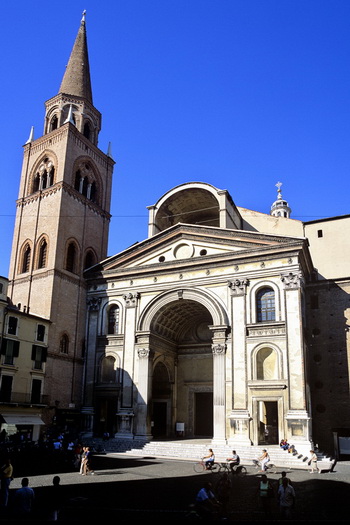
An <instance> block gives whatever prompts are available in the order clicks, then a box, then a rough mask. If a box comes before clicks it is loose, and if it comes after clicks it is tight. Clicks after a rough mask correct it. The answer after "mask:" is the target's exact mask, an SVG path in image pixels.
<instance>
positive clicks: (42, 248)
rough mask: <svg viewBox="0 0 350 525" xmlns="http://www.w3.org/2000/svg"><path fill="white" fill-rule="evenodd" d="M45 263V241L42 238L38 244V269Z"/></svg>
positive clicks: (43, 266)
mask: <svg viewBox="0 0 350 525" xmlns="http://www.w3.org/2000/svg"><path fill="white" fill-rule="evenodd" d="M46 263H47V242H46V239H42V241H41V242H40V245H39V257H38V269H40V268H46Z"/></svg>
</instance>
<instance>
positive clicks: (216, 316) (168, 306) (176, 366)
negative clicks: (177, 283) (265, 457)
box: [137, 290, 227, 438]
mask: <svg viewBox="0 0 350 525" xmlns="http://www.w3.org/2000/svg"><path fill="white" fill-rule="evenodd" d="M208 299H209V296H208V294H206V293H203V292H201V291H193V290H192V291H191V290H178V291H174V292H169V293H167V294H163V295H162V296H161V297H159V298H158V299H157V300H156V301H154V303H153V304H151V305H150V306H149V307H148V309H147V311H145V312H144V313H143V315H141V317H140V324H139V327H140V328H143V330H142V331H141V330H140V331H139V332H138V335H137V338H138V339H139V340H140V342H141V341H142V344H144V342H145V333H147V339H148V351H147V356H148V367H149V368H148V372H147V382H148V387H147V388H145V391H148V392H149V393H150V395H149V397H148V407H147V413H148V419H149V420H150V424H151V429H150V430H151V432H150V433H151V434H152V435H153V436H154V437H159V436H161V437H172V436H174V434H175V431H176V426H177V423H182V424H183V425H184V435H185V436H186V437H207V438H213V436H214V413H215V410H214V405H215V385H214V377H215V359H216V360H217V361H222V359H224V358H225V355H224V353H223V355H218V356H217V357H214V354H215V352H214V350H213V346H215V343H217V342H218V341H220V342H221V341H222V342H223V345H222V348H224V347H225V337H226V330H227V325H226V324H224V323H223V322H222V321H223V320H224V319H225V313H224V311H223V310H222V309H221V308H220V307H219V306H218V304H216V303H215V301H213V300H211V301H209V300H208ZM225 320H226V319H225ZM218 321H220V324H219V323H218ZM218 333H219V335H218ZM142 354H143V355H144V354H145V352H143V353H142ZM140 366H142V367H144V366H145V363H144V361H143V362H142V360H141V361H140ZM224 368H225V367H224V366H221V367H220V370H221V371H222V372H221V373H222V374H223V376H224ZM144 370H145V369H144ZM140 373H141V372H140ZM144 377H146V372H144ZM219 383H220V385H224V384H225V381H224V377H223V378H222V380H220V381H219V382H218V384H219ZM220 388H221V387H220ZM217 398H218V396H217ZM219 398H220V403H221V404H220V407H219V412H218V411H216V413H217V414H218V413H220V414H221V415H222V421H220V423H219V424H218V425H219V426H220V425H221V426H222V427H223V428H224V427H225V421H224V419H225V413H224V411H223V410H222V408H224V400H223V395H222V392H221V394H220V396H219ZM221 405H222V406H221ZM145 408H146V407H145ZM139 413H141V412H140V411H139Z"/></svg>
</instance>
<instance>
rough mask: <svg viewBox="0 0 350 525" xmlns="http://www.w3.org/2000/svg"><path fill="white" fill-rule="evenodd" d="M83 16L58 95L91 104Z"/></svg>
mask: <svg viewBox="0 0 350 525" xmlns="http://www.w3.org/2000/svg"><path fill="white" fill-rule="evenodd" d="M85 14H86V11H84V12H83V17H82V19H81V23H80V27H79V31H78V34H77V37H76V39H75V42H74V46H73V49H72V52H71V55H70V58H69V61H68V65H67V67H66V71H65V73H64V76H63V80H62V83H61V86H60V90H59V92H60V93H65V94H66V95H75V96H78V97H83V98H85V99H87V100H88V101H89V102H90V103H91V104H92V89H91V78H90V67H89V56H88V48H87V38H86V27H85Z"/></svg>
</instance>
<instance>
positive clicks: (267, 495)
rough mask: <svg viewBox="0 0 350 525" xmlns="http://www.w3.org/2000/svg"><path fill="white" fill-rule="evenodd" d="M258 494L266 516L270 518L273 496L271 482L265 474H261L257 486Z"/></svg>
mask: <svg viewBox="0 0 350 525" xmlns="http://www.w3.org/2000/svg"><path fill="white" fill-rule="evenodd" d="M258 494H259V500H260V504H261V507H262V509H263V511H264V514H265V516H266V518H268V519H270V518H271V516H272V511H271V502H272V498H273V496H274V492H273V487H272V485H271V482H270V481H269V480H268V479H267V476H266V474H263V475H262V476H261V480H260V482H259V486H258Z"/></svg>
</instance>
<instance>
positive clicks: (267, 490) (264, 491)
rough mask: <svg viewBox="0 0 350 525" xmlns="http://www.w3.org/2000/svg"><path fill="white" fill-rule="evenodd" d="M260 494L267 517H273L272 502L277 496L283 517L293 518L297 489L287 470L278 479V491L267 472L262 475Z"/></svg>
mask: <svg viewBox="0 0 350 525" xmlns="http://www.w3.org/2000/svg"><path fill="white" fill-rule="evenodd" d="M258 494H259V498H260V502H261V506H262V509H263V511H264V514H265V516H266V518H267V519H271V518H272V502H273V501H274V499H275V498H277V503H278V506H279V511H280V516H281V519H291V518H292V512H293V508H294V505H295V490H294V487H293V484H292V482H291V480H290V479H289V478H287V475H286V472H282V473H281V477H280V479H279V480H278V485H277V491H276V492H275V488H274V486H273V485H272V483H271V481H270V480H269V479H268V478H267V476H266V474H263V475H262V476H261V480H260V483H259V487H258Z"/></svg>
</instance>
